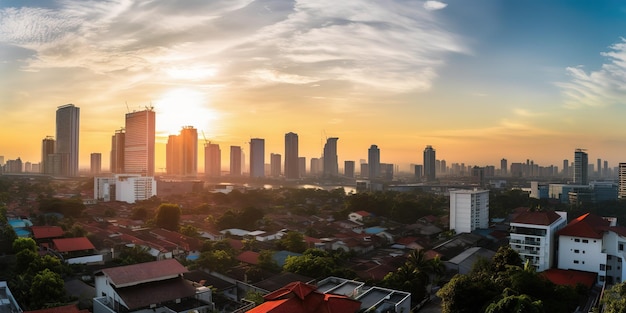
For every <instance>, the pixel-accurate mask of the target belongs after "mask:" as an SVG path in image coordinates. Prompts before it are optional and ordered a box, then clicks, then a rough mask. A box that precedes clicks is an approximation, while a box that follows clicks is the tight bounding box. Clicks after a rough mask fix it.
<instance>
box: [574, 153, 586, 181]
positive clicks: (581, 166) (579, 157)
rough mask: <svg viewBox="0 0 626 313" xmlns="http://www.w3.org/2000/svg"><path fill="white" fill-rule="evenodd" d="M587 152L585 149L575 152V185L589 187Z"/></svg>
mask: <svg viewBox="0 0 626 313" xmlns="http://www.w3.org/2000/svg"><path fill="white" fill-rule="evenodd" d="M588 162H589V161H588V156H587V152H585V151H584V150H583V149H576V151H574V184H576V185H587V183H588V180H587V173H588V171H589V163H588Z"/></svg>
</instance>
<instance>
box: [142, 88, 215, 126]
mask: <svg viewBox="0 0 626 313" xmlns="http://www.w3.org/2000/svg"><path fill="white" fill-rule="evenodd" d="M208 98H209V97H208V95H207V94H206V93H204V92H202V91H200V90H196V89H191V88H177V89H172V90H169V91H167V92H166V93H164V94H163V95H162V96H161V97H160V98H159V99H158V100H156V101H155V102H154V103H153V105H154V111H155V112H156V131H157V136H168V135H174V134H178V133H179V132H180V130H181V129H182V128H183V126H193V127H195V128H196V129H197V130H198V133H200V132H201V131H205V132H208V131H209V130H212V129H214V128H215V127H214V126H215V122H216V121H217V120H218V112H217V111H215V110H214V109H212V108H211V107H210V103H209V99H208Z"/></svg>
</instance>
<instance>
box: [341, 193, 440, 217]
mask: <svg viewBox="0 0 626 313" xmlns="http://www.w3.org/2000/svg"><path fill="white" fill-rule="evenodd" d="M447 201H448V200H447V198H446V197H443V196H439V195H435V194H430V193H419V192H418V193H405V192H389V191H388V192H375V193H367V192H366V193H356V194H352V195H350V196H347V200H346V203H345V207H344V210H343V211H341V214H340V216H336V218H345V217H347V215H348V213H350V212H354V211H359V210H364V211H367V212H370V213H373V214H374V215H375V216H380V217H387V218H390V219H392V220H395V221H397V222H402V223H413V222H415V221H416V220H417V219H419V218H420V217H423V216H426V215H442V214H444V210H443V209H444V208H446V207H447V206H448V204H447Z"/></svg>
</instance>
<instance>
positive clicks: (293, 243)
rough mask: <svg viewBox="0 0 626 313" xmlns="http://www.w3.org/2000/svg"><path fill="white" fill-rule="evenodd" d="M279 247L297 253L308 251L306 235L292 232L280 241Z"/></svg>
mask: <svg viewBox="0 0 626 313" xmlns="http://www.w3.org/2000/svg"><path fill="white" fill-rule="evenodd" d="M278 247H279V248H281V249H285V250H288V251H291V252H295V253H302V252H304V250H306V242H305V241H304V235H302V234H301V233H299V232H296V231H290V232H288V233H287V234H285V235H284V236H283V237H282V238H280V240H279V241H278Z"/></svg>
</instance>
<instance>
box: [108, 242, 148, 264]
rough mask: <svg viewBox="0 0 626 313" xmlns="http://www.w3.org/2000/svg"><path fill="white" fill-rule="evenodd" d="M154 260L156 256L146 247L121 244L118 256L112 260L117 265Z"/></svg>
mask: <svg viewBox="0 0 626 313" xmlns="http://www.w3.org/2000/svg"><path fill="white" fill-rule="evenodd" d="M152 261H156V258H155V257H153V256H152V254H150V252H149V250H148V248H146V247H142V246H138V245H135V246H132V247H127V246H122V248H121V251H120V254H119V256H118V257H117V258H116V259H114V260H113V262H114V263H116V264H119V265H131V264H137V263H145V262H152Z"/></svg>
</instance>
